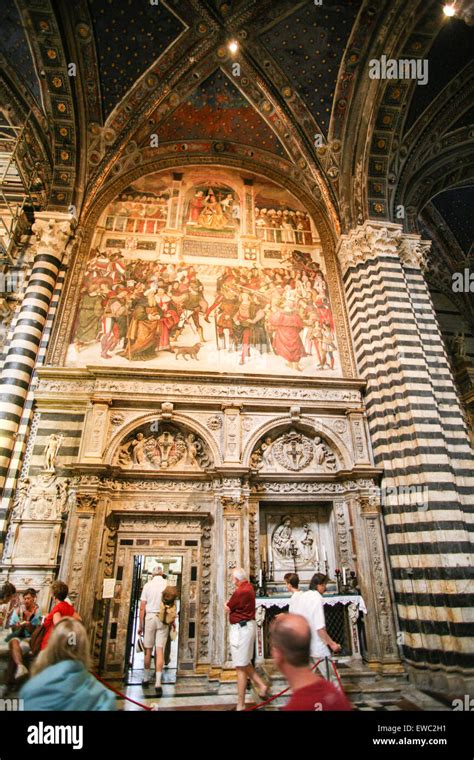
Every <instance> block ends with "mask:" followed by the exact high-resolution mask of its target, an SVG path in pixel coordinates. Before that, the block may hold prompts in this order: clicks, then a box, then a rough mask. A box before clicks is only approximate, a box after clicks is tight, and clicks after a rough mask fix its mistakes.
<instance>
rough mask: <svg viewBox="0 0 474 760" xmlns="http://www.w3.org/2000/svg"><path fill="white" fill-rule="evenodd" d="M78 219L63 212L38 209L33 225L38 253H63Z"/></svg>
mask: <svg viewBox="0 0 474 760" xmlns="http://www.w3.org/2000/svg"><path fill="white" fill-rule="evenodd" d="M75 226H76V220H75V219H74V217H72V216H71V215H70V214H66V213H63V212H58V211H56V212H49V211H37V212H36V213H35V221H34V224H33V226H32V230H33V233H34V234H35V237H36V240H37V253H53V254H56V255H62V253H64V251H65V249H66V246H67V244H68V243H69V240H70V239H71V237H72V236H73V233H74V229H75Z"/></svg>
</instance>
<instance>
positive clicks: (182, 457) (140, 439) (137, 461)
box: [115, 422, 212, 471]
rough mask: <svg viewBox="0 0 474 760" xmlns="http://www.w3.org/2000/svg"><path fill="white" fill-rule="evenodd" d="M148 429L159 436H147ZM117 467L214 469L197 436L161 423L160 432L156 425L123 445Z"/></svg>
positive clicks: (140, 431) (144, 427)
mask: <svg viewBox="0 0 474 760" xmlns="http://www.w3.org/2000/svg"><path fill="white" fill-rule="evenodd" d="M147 427H148V429H149V430H152V431H154V432H157V433H158V434H157V435H147V430H146V428H147ZM115 464H118V465H121V466H122V467H126V468H131V469H133V468H136V469H147V470H170V469H173V468H174V469H180V470H194V471H202V470H205V469H207V468H209V467H211V466H212V459H211V457H210V455H209V452H208V450H207V446H206V444H205V443H204V441H203V440H202V439H201V438H200V437H199V436H197V435H196V434H195V433H191V432H185V431H181V430H180V429H179V428H178V427H177V426H174V425H171V424H162V423H161V422H160V423H159V430H157V423H152V424H151V425H148V426H145V425H143V426H142V429H141V430H139V431H138V432H137V431H134V432H133V433H131V434H130V435H129V437H128V440H127V439H126V440H125V441H124V442H123V443H122V444H121V445H120V446H119V448H118V451H117V454H116V456H115Z"/></svg>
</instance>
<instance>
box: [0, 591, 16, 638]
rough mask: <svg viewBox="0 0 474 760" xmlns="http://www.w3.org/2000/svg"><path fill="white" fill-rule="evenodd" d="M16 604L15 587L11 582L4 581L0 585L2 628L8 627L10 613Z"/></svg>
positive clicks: (0, 618)
mask: <svg viewBox="0 0 474 760" xmlns="http://www.w3.org/2000/svg"><path fill="white" fill-rule="evenodd" d="M17 606H18V596H17V593H16V588H15V586H14V585H13V583H10V582H9V581H6V582H5V583H4V584H3V586H1V587H0V624H1V625H2V627H3V628H8V626H9V624H10V617H11V614H12V612H13V610H14V609H15V607H17Z"/></svg>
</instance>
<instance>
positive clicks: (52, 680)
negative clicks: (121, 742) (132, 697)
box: [20, 617, 115, 712]
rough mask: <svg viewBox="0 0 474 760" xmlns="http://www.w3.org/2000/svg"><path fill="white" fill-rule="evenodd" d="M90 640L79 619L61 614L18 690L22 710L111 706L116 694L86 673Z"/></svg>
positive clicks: (103, 707) (110, 708)
mask: <svg viewBox="0 0 474 760" xmlns="http://www.w3.org/2000/svg"><path fill="white" fill-rule="evenodd" d="M89 667H90V659H89V642H88V640H87V632H86V629H85V628H84V626H83V625H82V623H81V622H79V620H76V619H75V618H72V617H63V618H62V619H61V620H60V621H59V622H58V623H57V624H56V625H55V626H54V627H52V628H51V635H50V636H49V639H48V645H47V647H46V649H43V651H42V652H40V654H39V655H38V658H37V660H36V662H34V663H33V665H32V668H31V672H32V678H31V679H30V680H29V681H27V683H26V684H25V685H24V686H23V688H22V689H21V691H20V698H21V699H22V700H23V701H24V709H25V710H51V711H55V712H56V711H60V712H64V711H67V710H81V711H84V710H100V711H105V710H114V709H115V695H114V694H113V693H112V692H111V691H109V690H108V689H106V688H105V686H102V684H101V683H99V681H97V680H96V679H95V678H94V676H93V675H91V673H89Z"/></svg>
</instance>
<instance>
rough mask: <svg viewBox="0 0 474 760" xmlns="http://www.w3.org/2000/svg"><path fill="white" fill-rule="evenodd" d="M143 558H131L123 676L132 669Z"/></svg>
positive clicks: (136, 556)
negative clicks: (131, 571)
mask: <svg viewBox="0 0 474 760" xmlns="http://www.w3.org/2000/svg"><path fill="white" fill-rule="evenodd" d="M142 572H143V556H142V555H141V554H136V555H135V556H134V558H133V580H132V593H131V598H130V617H129V619H128V629H127V644H126V649H125V671H126V672H125V676H126V678H128V672H129V670H130V669H131V668H133V657H134V652H135V646H136V643H137V631H138V624H139V612H140V596H141V592H142Z"/></svg>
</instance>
